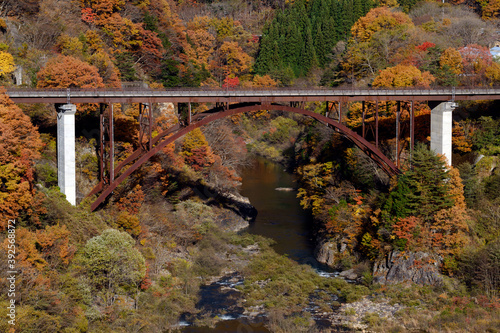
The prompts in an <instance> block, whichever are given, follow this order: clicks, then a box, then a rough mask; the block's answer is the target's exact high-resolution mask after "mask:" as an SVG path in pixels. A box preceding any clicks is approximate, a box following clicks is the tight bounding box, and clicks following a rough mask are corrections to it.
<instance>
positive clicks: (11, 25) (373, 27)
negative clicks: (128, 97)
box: [0, 0, 500, 333]
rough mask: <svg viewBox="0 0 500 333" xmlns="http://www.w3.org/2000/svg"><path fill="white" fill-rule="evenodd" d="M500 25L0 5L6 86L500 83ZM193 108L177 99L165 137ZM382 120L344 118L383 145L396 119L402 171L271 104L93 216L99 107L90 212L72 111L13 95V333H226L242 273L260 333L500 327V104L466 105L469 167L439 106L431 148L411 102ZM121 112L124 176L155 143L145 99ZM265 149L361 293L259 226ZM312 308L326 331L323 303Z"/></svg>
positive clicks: (318, 1)
mask: <svg viewBox="0 0 500 333" xmlns="http://www.w3.org/2000/svg"><path fill="white" fill-rule="evenodd" d="M499 15H500V1H499V0H481V1H476V0H451V1H448V2H446V3H445V2H441V1H429V0H428V1H416V0H276V1H270V0H240V1H236V0H0V85H1V86H3V87H7V88H16V87H17V88H23V87H25V88H26V87H27V88H39V89H58V88H60V89H65V88H72V89H73V88H83V89H88V88H92V89H101V88H102V89H128V88H127V87H138V86H141V87H142V86H144V85H147V86H148V87H149V89H157V90H162V89H175V88H180V87H184V88H200V89H239V88H243V89H260V88H274V87H283V88H286V87H295V88H305V87H316V88H323V89H342V88H374V89H377V88H402V87H415V88H428V89H432V88H436V87H469V88H472V89H473V88H476V87H486V88H488V87H497V86H500V58H498V56H496V55H495V53H493V52H491V50H492V49H493V48H494V47H498V46H500V21H499ZM185 107H186V106H185V105H182V104H179V105H173V104H171V103H164V104H159V105H156V106H155V107H154V111H153V114H154V133H155V134H154V135H157V134H158V133H159V132H161V131H162V130H165V129H168V128H170V127H171V126H173V125H176V124H177V123H178V122H179V117H178V114H181V113H182V112H184V111H185V110H184V108H185ZM213 107H215V105H211V104H209V103H196V104H193V113H195V114H196V113H201V112H204V111H207V110H210V109H211V108H213ZM303 107H304V108H306V109H307V110H310V111H313V112H316V113H319V114H323V115H325V114H326V113H327V112H330V111H332V110H330V109H329V108H330V107H332V103H330V104H329V105H327V104H326V103H320V102H308V103H305V104H304V105H303ZM364 107H365V108H366V114H365V115H364V116H362V104H361V102H348V103H345V104H344V105H342V111H341V112H342V116H343V121H344V124H345V125H346V126H348V128H350V129H352V130H353V131H356V132H358V133H359V132H360V131H361V130H362V129H361V128H362V117H365V122H366V126H367V136H366V137H367V139H368V140H371V141H374V140H375V138H374V132H373V131H374V130H373V128H374V123H375V112H376V111H375V110H376V109H379V110H380V117H379V120H378V121H379V128H380V129H379V132H380V133H379V139H380V149H381V150H382V151H383V152H384V154H386V155H387V156H389V157H390V158H391V159H394V158H395V156H396V155H397V156H399V157H400V158H401V165H400V169H401V171H402V173H401V174H400V175H398V176H394V177H389V176H388V175H387V174H385V173H384V172H383V171H382V170H381V169H380V168H379V167H378V166H377V165H376V164H375V163H374V162H373V161H372V160H371V159H370V158H369V157H368V156H367V155H365V154H364V152H363V151H361V150H360V149H359V148H357V147H356V146H354V145H353V144H352V143H351V142H350V141H348V140H347V139H346V138H345V137H344V136H342V135H341V134H340V133H339V132H337V131H334V130H332V129H330V128H328V127H326V126H324V124H319V123H317V122H315V121H314V120H312V119H309V118H306V117H304V116H299V115H292V114H287V113H284V112H278V111H266V110H264V111H255V112H250V113H246V114H241V115H235V116H232V117H230V118H227V119H222V120H218V121H217V122H214V123H211V124H209V125H206V126H203V127H202V128H200V129H196V130H194V131H192V132H190V133H189V134H187V135H186V136H185V137H183V138H181V139H179V140H177V141H176V142H175V143H173V144H171V145H169V146H167V147H165V148H164V149H163V150H162V151H161V152H160V153H159V154H157V155H155V156H154V157H153V158H152V159H150V160H149V161H148V163H145V164H144V165H143V166H141V168H140V169H138V170H137V171H135V172H134V173H133V174H132V175H131V176H129V177H128V178H127V179H126V181H124V182H123V183H122V184H120V186H119V187H118V188H117V189H116V190H115V191H114V193H113V195H112V196H111V198H110V199H109V200H108V201H107V202H106V203H105V204H103V205H102V206H101V207H100V208H99V209H98V210H96V211H95V212H92V211H91V209H90V205H91V203H92V202H93V200H95V196H94V197H87V194H88V193H90V191H91V190H92V188H93V187H94V186H95V185H96V184H97V183H98V180H99V171H100V170H99V166H98V155H97V151H98V135H97V134H96V133H98V124H99V106H98V105H95V104H79V105H77V110H78V111H77V114H76V123H77V128H76V134H77V141H76V166H77V171H76V180H77V199H78V200H77V205H76V206H72V205H71V204H69V203H68V202H67V201H66V199H65V196H64V195H63V194H61V193H60V191H59V188H58V182H57V152H56V149H57V147H56V132H57V131H56V124H57V117H56V113H55V109H54V105H51V104H15V103H13V102H12V100H10V99H9V96H8V95H7V93H6V90H5V88H0V230H1V231H2V232H1V236H0V247H1V248H2V251H0V267H1V269H2V272H3V273H2V274H3V275H2V279H1V280H0V288H1V289H2V292H1V293H0V308H1V309H2V310H1V311H0V316H2V318H3V319H2V320H1V321H0V331H3V332H66V333H69V332H175V331H178V330H182V328H181V327H180V326H179V323H180V322H181V321H183V320H187V321H189V322H191V323H194V325H195V326H208V327H212V328H213V327H214V326H215V325H216V323H217V322H218V321H220V320H221V318H219V316H217V315H215V314H213V313H209V312H207V311H204V310H203V309H202V308H200V306H199V301H200V288H202V287H203V286H205V285H207V284H210V283H211V282H213V281H214V280H216V279H218V278H220V277H222V276H225V275H227V274H238V276H241V277H242V279H243V280H244V282H243V283H241V285H238V286H237V287H236V288H235V290H237V291H238V293H239V294H240V295H241V296H240V298H239V299H238V300H237V303H238V306H239V307H241V308H242V309H244V311H245V313H248V314H249V315H248V317H249V318H250V319H249V322H247V323H242V324H241V325H242V326H241V327H239V329H240V331H241V330H246V331H249V330H253V329H254V326H252V325H254V323H252V318H253V320H257V318H265V319H264V320H263V326H264V327H265V329H266V330H267V331H270V332H337V331H346V332H351V331H352V332H357V331H368V332H407V331H421V332H443V331H446V332H500V115H499V112H498V108H499V103H498V102H497V101H463V102H459V104H458V107H457V109H455V110H454V112H453V163H452V164H453V165H447V164H446V160H445V159H443V157H442V156H439V155H436V154H435V153H434V152H432V151H431V150H430V149H429V140H430V112H431V109H430V107H429V105H428V103H423V102H415V103H414V108H415V116H416V124H417V128H416V141H417V143H416V144H415V146H414V149H411V147H412V143H411V142H410V133H409V127H408V122H409V113H408V112H406V111H405V110H408V109H409V102H402V103H401V105H398V104H397V103H395V102H381V103H379V104H378V105H377V106H376V105H375V102H366V103H365V106H364ZM400 107H401V109H402V110H403V112H401V120H402V125H401V129H400V130H401V138H400V140H399V142H396V140H395V138H394V131H395V120H396V116H397V112H398V110H399V108H400ZM333 108H334V109H335V110H336V111H339V108H340V105H338V104H335V103H333ZM114 110H115V112H114V118H113V120H114V123H115V129H116V132H115V140H116V148H115V155H114V160H115V162H120V161H123V160H125V159H126V158H127V157H128V156H130V155H131V153H132V152H133V151H134V150H135V149H137V148H138V147H139V142H138V140H139V121H138V116H139V106H138V105H137V104H116V105H114ZM339 112H340V111H339ZM396 150H398V152H397V154H396V153H395V151H396ZM255 156H260V157H263V158H265V159H268V160H271V161H274V162H276V163H280V164H281V165H283V166H284V167H286V168H287V169H288V170H290V171H291V172H293V173H295V174H296V176H297V178H298V184H297V196H298V198H299V199H300V205H301V206H302V207H303V209H304V210H306V211H308V212H310V214H311V215H312V216H313V218H314V221H315V222H314V225H313V226H311V229H312V230H313V233H314V235H315V242H316V245H317V247H316V249H317V250H316V257H317V259H318V260H319V261H321V262H323V263H324V264H326V265H328V266H329V267H330V268H331V269H334V270H336V271H339V272H342V273H345V272H348V273H345V274H350V275H351V276H353V278H352V279H342V278H332V277H323V276H320V275H318V274H317V273H316V272H315V271H314V270H313V269H312V268H311V267H310V266H308V265H299V264H298V263H297V262H295V261H293V260H291V259H290V258H287V257H286V256H283V255H278V254H277V253H276V252H275V251H274V250H273V245H272V244H273V241H272V240H270V239H267V238H264V237H260V236H256V235H252V234H248V233H246V232H245V227H246V226H248V224H249V223H252V222H251V220H252V218H253V217H254V215H255V212H253V211H252V209H251V208H249V207H248V206H249V204H247V203H245V198H242V197H241V195H240V194H239V193H238V185H239V184H240V183H241V181H242V178H241V170H242V168H244V167H245V166H248V165H249V163H250V162H249V161H251V160H252V158H255ZM13 249H15V251H13ZM13 271H15V272H16V274H15V281H14V280H12V279H10V280H9V279H8V278H9V277H10V276H12V274H13V273H8V272H13ZM342 273H341V274H342ZM4 276H5V278H4ZM348 280H350V281H348ZM351 280H352V281H351ZM311 302H313V303H314V304H315V305H316V306H317V308H318V309H320V310H318V311H320V312H321V313H323V314H324V316H325V318H330V320H329V321H328V324H327V325H326V326H325V324H324V323H322V324H321V325H320V324H319V323H318V322H317V321H316V320H315V319H314V317H313V316H312V315H311V313H309V312H307V311H305V310H304V309H306V308H308V307H309V306H310V304H311ZM12 304H14V306H15V311H14V310H12V311H11V309H13V308H12ZM364 304H365V305H366V304H370V308H371V309H374V310H373V311H371V312H366V311H365V312H362V311H361V310H360V309H361V307H362V306H363V305H364ZM9 307H10V308H9ZM383 309H392V310H391V311H392V312H391V311H385V310H383ZM384 311H385V312H391V313H392V314H391V315H390V316H386V315H385V314H384ZM12 313H15V315H13V316H9V314H12ZM332 318H335V320H334V319H332ZM339 318H340V319H339ZM4 319H5V320H4Z"/></svg>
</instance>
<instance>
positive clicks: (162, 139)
mask: <svg viewBox="0 0 500 333" xmlns="http://www.w3.org/2000/svg"><path fill="white" fill-rule="evenodd" d="M260 110H270V111H271V110H273V111H285V112H291V113H296V114H301V115H304V116H308V117H310V118H313V119H315V120H317V121H319V122H321V123H324V124H325V125H327V126H329V127H331V128H333V129H335V130H337V131H338V132H340V133H341V134H343V135H344V136H345V137H346V138H348V139H349V140H350V141H352V142H353V143H354V144H355V145H356V146H358V147H359V148H360V149H361V150H363V151H364V152H365V153H366V154H367V155H368V156H369V157H370V158H371V159H372V160H373V161H374V162H375V163H376V164H377V165H378V166H380V167H381V168H382V169H383V170H384V171H385V172H386V173H387V174H389V175H395V174H398V173H399V169H398V168H397V167H396V165H395V164H394V163H393V162H392V161H391V160H390V159H389V158H387V157H386V156H385V155H384V154H383V153H382V152H381V151H380V150H379V149H378V148H377V147H376V146H375V145H373V144H372V143H370V142H369V141H367V140H366V139H365V138H363V137H362V136H361V135H359V134H357V133H356V132H354V131H352V130H351V129H349V128H347V127H346V126H345V125H343V124H342V123H340V122H338V121H337V120H334V119H332V118H328V117H326V116H323V115H321V114H317V113H314V112H311V111H308V110H305V109H303V108H299V107H294V106H288V105H280V104H260V103H251V104H249V103H242V104H232V105H226V106H223V107H216V108H214V109H211V110H208V111H205V112H203V113H199V114H196V115H194V116H192V117H191V116H190V113H189V115H188V117H187V119H186V124H185V125H184V126H182V125H179V124H177V125H174V126H173V127H171V128H169V129H167V130H165V131H163V132H162V133H160V134H159V135H157V136H155V137H154V138H153V137H152V136H151V125H152V121H151V120H152V116H151V108H150V106H148V107H145V108H143V107H141V110H140V116H139V123H140V126H141V131H140V133H139V141H140V147H139V148H138V149H137V150H135V151H134V152H133V153H132V154H131V155H130V156H129V157H128V158H126V159H125V160H124V161H122V162H121V163H120V164H118V165H117V166H116V167H113V165H112V161H111V160H110V159H109V158H108V161H107V162H106V161H105V160H104V159H103V158H101V159H100V160H101V161H100V162H101V166H100V170H101V177H100V178H101V181H100V183H99V184H98V185H97V186H96V187H95V188H94V189H93V190H92V192H91V193H89V196H91V195H94V194H98V193H99V196H98V198H97V199H96V201H94V203H92V205H91V208H92V210H95V209H96V208H97V207H98V206H99V205H100V204H101V203H102V202H103V201H104V200H105V199H106V198H107V197H108V196H109V195H110V194H111V193H112V192H113V190H115V189H116V187H117V186H118V185H119V184H120V183H121V182H123V181H124V180H125V179H126V178H127V177H128V176H129V175H131V174H132V173H133V172H134V171H135V170H137V169H138V168H139V167H140V166H141V165H143V164H144V163H145V162H146V161H147V160H149V159H150V158H151V157H153V156H154V155H155V154H157V153H158V152H160V151H161V150H162V149H163V148H164V147H166V146H167V145H169V144H171V143H173V142H174V141H175V140H177V139H179V138H180V137H182V136H184V135H186V134H187V133H189V132H191V131H192V130H194V129H196V128H199V127H201V126H203V125H207V124H209V123H211V122H213V121H216V120H218V119H222V118H226V117H230V116H232V115H236V114H240V113H245V112H251V111H260ZM105 112H106V111H104V112H103V114H104V113H105ZM110 113H111V110H110V109H108V114H110ZM102 118H103V117H101V119H102ZM145 120H146V121H145ZM102 123H103V125H104V126H103V129H104V132H106V131H107V133H110V136H112V131H113V129H112V125H111V124H112V122H109V121H106V120H105V121H103V122H102ZM143 139H146V142H143V141H144V140H143ZM112 145H113V143H112V142H110V143H109V144H108V148H109V149H111V150H112V149H113V148H112ZM100 155H101V157H103V155H106V154H105V153H104V149H103V145H102V144H101V154H100ZM107 155H108V157H109V156H112V155H113V153H112V152H111V153H109V154H107ZM106 166H107V168H108V170H109V173H108V174H107V175H105V174H104V173H102V171H104V170H105V169H106ZM124 168H126V170H125V171H123V172H121V171H122V170H123V169H124ZM116 175H118V176H116Z"/></svg>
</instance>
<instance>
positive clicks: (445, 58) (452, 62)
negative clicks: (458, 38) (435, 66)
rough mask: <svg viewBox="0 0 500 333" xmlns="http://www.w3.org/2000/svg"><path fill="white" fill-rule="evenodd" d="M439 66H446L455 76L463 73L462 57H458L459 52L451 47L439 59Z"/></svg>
mask: <svg viewBox="0 0 500 333" xmlns="http://www.w3.org/2000/svg"><path fill="white" fill-rule="evenodd" d="M439 65H440V66H441V68H443V67H444V66H448V68H449V69H450V70H451V72H452V73H454V74H457V75H459V74H462V72H463V64H462V56H461V55H460V52H458V50H457V49H454V48H453V47H450V48H447V49H446V50H444V52H443V54H442V55H441V58H440V59H439Z"/></svg>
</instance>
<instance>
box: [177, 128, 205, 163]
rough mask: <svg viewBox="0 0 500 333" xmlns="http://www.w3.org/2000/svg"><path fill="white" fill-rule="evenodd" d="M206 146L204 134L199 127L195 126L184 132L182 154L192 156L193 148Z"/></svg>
mask: <svg viewBox="0 0 500 333" xmlns="http://www.w3.org/2000/svg"><path fill="white" fill-rule="evenodd" d="M202 146H208V141H207V139H205V135H203V133H202V132H201V130H200V129H199V128H196V129H194V130H192V131H191V132H189V133H188V134H186V137H185V138H184V142H183V143H182V152H181V154H182V155H185V156H192V155H193V153H192V151H193V149H196V148H199V147H202Z"/></svg>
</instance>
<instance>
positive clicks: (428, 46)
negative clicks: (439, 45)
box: [417, 42, 436, 51]
mask: <svg viewBox="0 0 500 333" xmlns="http://www.w3.org/2000/svg"><path fill="white" fill-rule="evenodd" d="M434 46H436V44H434V43H431V42H424V43H423V44H422V45H418V46H417V49H419V50H420V51H427V49H428V48H430V47H434Z"/></svg>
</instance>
